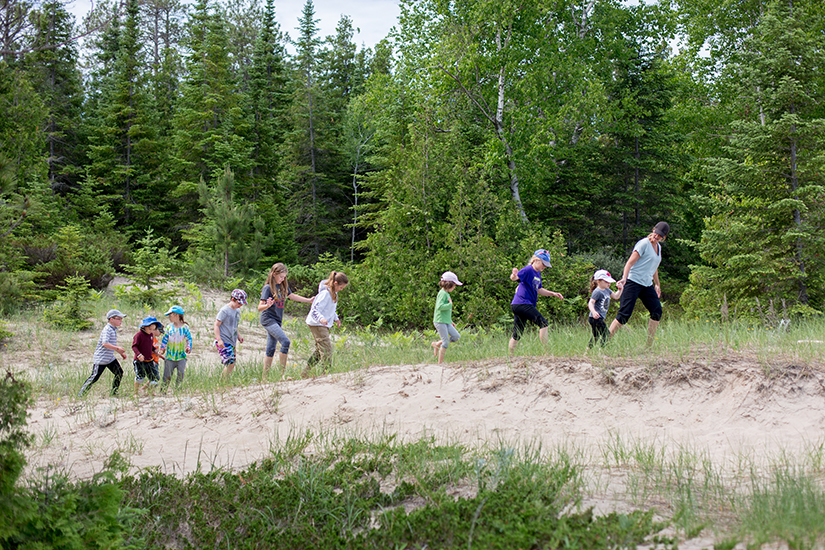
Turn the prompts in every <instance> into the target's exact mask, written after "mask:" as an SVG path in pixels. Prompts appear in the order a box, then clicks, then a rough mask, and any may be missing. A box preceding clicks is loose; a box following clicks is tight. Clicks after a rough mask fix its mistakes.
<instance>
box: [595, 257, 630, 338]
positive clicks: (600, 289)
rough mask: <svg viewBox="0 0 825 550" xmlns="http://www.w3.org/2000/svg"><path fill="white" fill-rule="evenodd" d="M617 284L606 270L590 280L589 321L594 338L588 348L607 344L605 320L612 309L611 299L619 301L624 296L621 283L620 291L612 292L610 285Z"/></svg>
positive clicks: (601, 270)
mask: <svg viewBox="0 0 825 550" xmlns="http://www.w3.org/2000/svg"><path fill="white" fill-rule="evenodd" d="M615 282H616V279H614V278H613V277H611V276H610V273H608V272H607V270H606V269H600V270H598V271H596V273H594V274H593V277H592V278H591V279H590V301H589V302H587V308H588V309H589V310H590V315H589V316H588V318H587V321H588V322H589V323H590V328H592V329H593V337H592V338H591V339H590V344H588V346H587V347H588V348H592V347H593V344H594V343H596V342H599V343H600V344H601V345H602V346H603V345H604V344H605V343H606V342H607V334H608V332H607V324H606V323H605V322H604V320H605V319H606V318H607V310H608V309H609V308H610V299H611V298H613V299H614V300H618V299H619V298H621V296H622V286H623V285H622V284H621V283H619V285H618V288H619V290H618V291H616V292H612V291H611V290H610V285H611V284H613V283H615Z"/></svg>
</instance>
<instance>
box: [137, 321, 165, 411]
mask: <svg viewBox="0 0 825 550" xmlns="http://www.w3.org/2000/svg"><path fill="white" fill-rule="evenodd" d="M158 322H159V321H158V320H157V319H156V318H154V317H144V319H143V321H141V322H140V328H139V329H138V331H137V332H136V333H135V336H134V338H132V352H134V354H135V360H134V361H133V364H134V367H135V395H137V394H138V392H139V391H140V387H141V386H142V385H143V384H145V383H146V382H149V383H150V384H157V383H158V380H157V379H158V377H157V375H156V374H155V371H154V368H153V367H154V364H153V361H152V355H153V354H154V350H155V342H154V332H155V330H156V329H155V325H156V324H158Z"/></svg>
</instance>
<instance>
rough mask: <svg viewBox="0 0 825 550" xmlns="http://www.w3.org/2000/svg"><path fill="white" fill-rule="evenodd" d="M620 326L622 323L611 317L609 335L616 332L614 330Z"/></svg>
mask: <svg viewBox="0 0 825 550" xmlns="http://www.w3.org/2000/svg"><path fill="white" fill-rule="evenodd" d="M620 328H622V324H621V323H620V322H619V321H618V320H617V319H613V322H612V323H610V336H611V337H612V336H613V335H614V334H616V331H617V330H619V329H620Z"/></svg>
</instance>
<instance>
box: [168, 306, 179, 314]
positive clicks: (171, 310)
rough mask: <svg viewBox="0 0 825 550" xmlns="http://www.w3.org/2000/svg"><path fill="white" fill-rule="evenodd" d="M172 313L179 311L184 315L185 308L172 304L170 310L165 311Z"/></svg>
mask: <svg viewBox="0 0 825 550" xmlns="http://www.w3.org/2000/svg"><path fill="white" fill-rule="evenodd" d="M170 313H177V314H178V315H183V308H182V307H180V306H172V307H170V308H169V311H167V312H166V313H164V315H169V314H170Z"/></svg>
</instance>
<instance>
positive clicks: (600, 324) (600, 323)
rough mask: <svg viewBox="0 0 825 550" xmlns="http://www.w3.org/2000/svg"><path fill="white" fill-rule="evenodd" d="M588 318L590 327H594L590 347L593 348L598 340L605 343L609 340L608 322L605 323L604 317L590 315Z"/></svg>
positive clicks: (602, 343)
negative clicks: (596, 317)
mask: <svg viewBox="0 0 825 550" xmlns="http://www.w3.org/2000/svg"><path fill="white" fill-rule="evenodd" d="M587 320H588V321H589V322H590V328H592V329H593V338H591V339H590V344H589V345H588V347H591V348H592V347H593V344H595V343H596V342H598V343H599V344H601V345H604V343H605V342H606V341H607V324H605V322H604V319H601V318H599V319H594V318H593V317H588V318H587Z"/></svg>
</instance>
